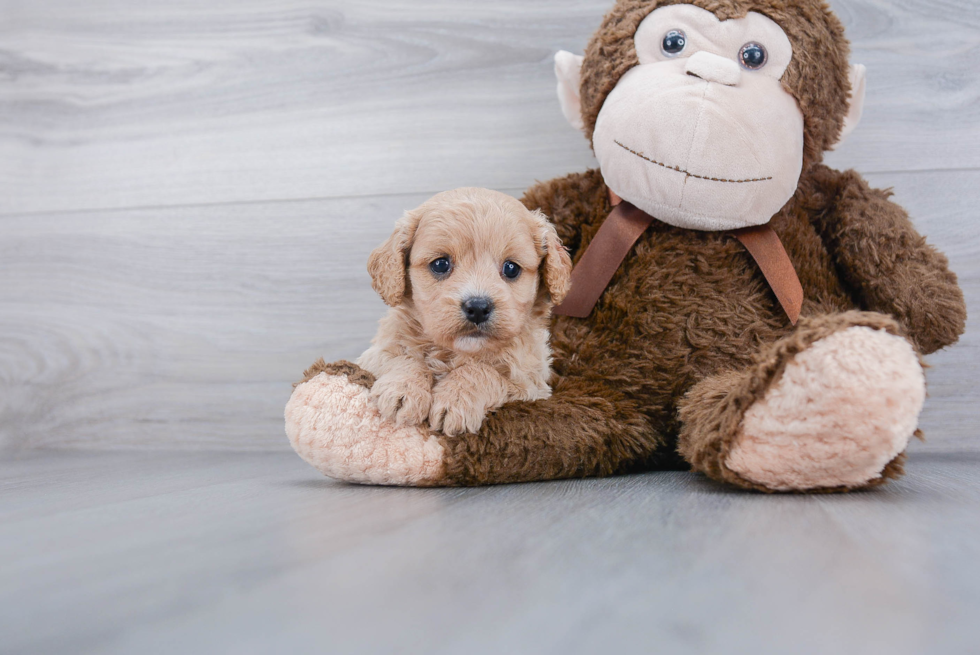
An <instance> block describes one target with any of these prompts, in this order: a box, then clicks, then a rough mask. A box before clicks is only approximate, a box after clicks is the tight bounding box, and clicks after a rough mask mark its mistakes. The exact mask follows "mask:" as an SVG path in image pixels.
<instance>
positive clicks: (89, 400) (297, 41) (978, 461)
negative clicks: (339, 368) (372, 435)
mask: <svg viewBox="0 0 980 655" xmlns="http://www.w3.org/2000/svg"><path fill="white" fill-rule="evenodd" d="M610 4H611V0H601V1H599V0H583V1H581V2H567V1H566V2H560V1H559V0H537V1H535V2H533V3H531V2H518V1H516V0H500V1H496V2H489V3H488V2H477V1H476V0H455V1H452V2H450V1H448V0H441V1H439V0H412V1H411V2H408V1H407V0H401V1H399V0H377V1H375V0H371V1H368V0H357V1H356V2H355V1H353V0H348V1H342V0H335V1H325V0H324V1H317V0H303V1H300V0H276V1H274V2H273V1H272V0H234V1H233V0H205V1H198V0H193V1H192V0H173V1H169V0H168V1H167V2H155V3H146V2H138V1H137V0H92V1H89V2H84V3H81V2H73V1H71V0H0V652H3V653H7V652H10V653H33V652H125V653H129V652H168V653H170V652H230V651H235V652H239V653H241V652H245V653H250V652H262V653H265V652H284V651H286V650H292V651H299V652H304V651H316V652H322V651H328V650H336V651H350V652H355V651H365V652H393V651H394V652H398V651H404V652H417V651H421V650H428V651H433V652H490V651H493V652H558V651H571V652H595V651H599V652H605V651H611V650H624V651H656V652H675V651H691V652H711V653H714V652H717V653H722V652H725V653H730V652H749V651H751V652H755V653H768V652H771V653H789V652H793V653H810V652H812V653H880V652H889V653H980V628H977V627H975V625H974V624H976V623H977V621H976V618H975V617H976V616H980V564H978V562H980V487H978V485H980V439H978V438H977V432H978V426H980V420H978V419H980V410H978V400H980V398H978V393H977V391H976V388H977V386H976V383H975V376H976V372H977V370H978V364H980V332H978V330H977V328H976V326H975V322H974V321H971V322H970V324H969V325H968V330H967V334H966V335H965V337H964V338H963V340H962V342H961V343H960V344H959V345H958V346H956V347H955V348H953V349H950V350H948V351H945V352H942V353H938V354H937V355H934V356H932V357H931V358H930V360H929V361H930V364H931V365H932V367H933V368H931V369H930V371H929V372H928V379H929V389H930V398H929V401H928V403H927V406H926V409H925V414H924V417H923V427H924V429H925V431H926V435H927V442H926V443H924V444H918V443H917V444H914V446H913V448H912V454H911V458H910V463H909V467H908V468H909V475H908V477H906V478H905V479H903V480H902V481H901V482H899V483H897V484H894V485H891V486H890V487H888V488H886V489H884V490H881V491H878V492H874V493H865V494H855V495H852V496H847V497H799V498H797V497H773V498H769V497H761V496H757V495H751V494H742V493H736V492H732V491H731V490H728V489H724V488H721V487H718V486H715V485H713V484H710V483H708V482H706V481H704V480H703V479H701V478H699V477H697V476H693V475H690V474H685V473H669V474H649V475H642V476H631V477H625V478H617V479H610V480H594V481H577V482H561V483H550V484H536V485H519V486H511V487H500V488H491V489H473V490H399V489H373V488H361V487H351V486H345V485H340V484H336V483H333V482H331V481H328V480H324V479H322V478H320V477H319V476H318V475H317V474H316V473H315V471H313V470H312V469H310V468H309V467H307V466H306V465H305V464H304V463H303V462H302V461H300V460H299V459H298V458H297V457H295V455H293V454H292V453H291V451H289V448H288V444H287V442H286V440H285V437H284V435H283V430H282V407H283V405H284V403H285V400H286V398H287V397H288V394H289V391H290V383H291V382H292V381H294V380H295V379H296V378H297V377H298V375H299V374H300V372H301V371H302V369H303V368H305V367H306V366H307V365H308V364H309V363H310V362H311V361H313V360H314V359H315V358H317V357H320V356H323V357H325V358H327V359H328V360H330V359H338V358H341V357H345V358H352V357H355V356H356V355H357V354H359V352H360V351H361V350H363V348H364V347H365V345H366V344H367V342H368V340H369V338H370V336H371V335H372V334H373V332H374V326H375V322H376V320H377V318H378V317H379V316H380V315H381V313H382V312H383V305H382V304H381V302H380V300H378V299H377V298H376V297H375V295H374V294H373V292H372V291H371V290H370V285H369V280H368V278H367V274H366V272H365V270H364V262H365V260H366V257H367V253H368V252H369V251H370V249H371V248H372V247H373V246H374V245H376V244H377V243H379V242H380V241H381V240H382V239H383V238H384V237H385V236H386V234H387V232H388V231H389V230H390V227H391V225H392V223H393V221H394V220H395V218H396V217H397V216H398V215H399V214H400V213H401V211H402V210H404V209H406V208H409V207H413V206H415V205H417V204H418V203H419V202H421V201H422V200H423V199H424V198H426V197H428V196H429V195H431V194H432V193H434V192H436V191H440V190H443V189H447V188H451V187H456V186H462V185H478V186H487V187H492V188H497V189H501V190H504V191H507V192H509V193H513V194H515V195H516V194H519V193H520V192H521V190H522V189H524V188H526V187H527V186H528V185H530V184H532V183H533V182H534V181H535V180H543V179H548V178H551V177H554V176H557V175H562V174H565V173H568V172H571V171H576V170H582V169H585V168H587V167H589V166H591V165H593V159H592V157H591V153H590V151H589V148H588V145H587V143H586V142H585V141H584V139H582V138H581V137H580V136H579V135H577V134H576V133H574V132H573V131H572V130H571V128H569V127H567V125H566V124H565V123H564V120H563V119H562V117H561V113H560V110H559V108H558V103H557V101H556V99H555V92H554V79H553V75H552V72H551V67H552V64H551V56H552V54H553V53H554V52H555V51H556V50H558V49H568V50H572V51H576V52H580V51H581V50H582V49H583V47H584V45H585V43H586V40H587V39H588V36H589V35H590V33H591V32H592V30H593V29H595V27H596V26H597V25H598V22H599V20H600V18H601V16H602V13H603V12H604V11H605V10H606V9H607V8H608V7H609V5H610ZM832 4H833V6H834V8H835V9H836V10H837V11H838V13H839V14H840V16H841V17H842V19H843V20H844V21H845V23H846V25H847V27H848V30H849V35H850V37H851V39H852V41H853V42H854V60H855V61H856V62H860V63H864V64H866V65H867V66H868V70H869V89H868V93H869V96H868V105H867V110H866V112H865V117H864V121H863V123H862V124H861V125H860V126H859V128H858V130H857V132H855V133H854V134H853V135H852V136H851V138H850V140H849V141H848V143H847V144H846V145H845V146H844V147H843V148H842V149H841V150H839V151H838V152H836V153H833V155H831V156H830V158H829V161H830V163H831V164H832V165H834V166H837V167H841V168H847V167H854V168H856V169H858V170H860V171H861V172H863V173H865V174H866V175H867V177H868V178H869V179H870V180H871V181H872V182H873V183H874V184H876V185H878V186H881V187H894V190H895V193H896V198H897V200H898V201H899V202H901V203H902V204H904V205H905V206H906V207H908V208H909V210H910V212H911V214H912V216H913V217H914V219H915V221H916V224H917V225H918V226H919V227H920V229H921V230H922V231H923V232H924V233H926V234H927V235H928V236H929V238H930V240H931V241H932V242H933V243H935V244H937V245H938V246H939V247H940V248H942V249H943V250H945V251H946V252H947V253H948V254H949V256H950V259H951V261H952V264H953V268H954V270H956V271H957V272H958V273H959V275H960V281H961V284H962V286H963V288H964V290H965V292H966V294H967V298H968V304H969V306H970V310H971V313H972V312H973V311H975V310H976V309H977V308H980V227H978V219H980V3H978V2H976V0H888V1H885V0H834V1H833V2H832Z"/></svg>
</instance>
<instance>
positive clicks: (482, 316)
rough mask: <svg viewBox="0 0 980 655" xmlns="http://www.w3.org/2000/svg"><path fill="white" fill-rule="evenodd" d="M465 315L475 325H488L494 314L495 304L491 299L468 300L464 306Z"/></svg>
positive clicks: (464, 302)
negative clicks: (491, 315)
mask: <svg viewBox="0 0 980 655" xmlns="http://www.w3.org/2000/svg"><path fill="white" fill-rule="evenodd" d="M462 308H463V315H464V316H466V320H467V321H469V322H470V323H473V324H474V325H480V324H481V323H486V322H487V320H488V319H489V318H490V314H491V313H493V302H492V301H491V300H490V299H489V298H467V299H466V300H464V301H463V304H462Z"/></svg>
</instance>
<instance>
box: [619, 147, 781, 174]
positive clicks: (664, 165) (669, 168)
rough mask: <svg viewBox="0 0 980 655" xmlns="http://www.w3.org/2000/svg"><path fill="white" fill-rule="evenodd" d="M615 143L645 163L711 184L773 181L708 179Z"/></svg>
mask: <svg viewBox="0 0 980 655" xmlns="http://www.w3.org/2000/svg"><path fill="white" fill-rule="evenodd" d="M613 143H615V144H616V145H617V146H619V147H620V148H622V149H623V150H625V151H627V152H630V153H633V154H634V155H636V156H637V157H639V158H640V159H643V160H645V161H648V162H650V163H651V164H656V165H657V166H660V167H662V168H666V169H667V170H671V171H677V172H678V173H683V174H684V175H687V176H688V177H693V178H697V179H699V180H708V181H710V182H727V183H728V184H745V183H746V182H768V181H769V180H771V179H772V177H771V176H770V177H757V178H754V179H750V180H726V179H725V178H723V177H707V176H705V175H698V174H697V173H692V172H691V171H685V170H684V169H683V168H681V167H680V166H668V165H667V164H664V163H662V162H659V161H656V160H654V159H650V158H649V157H647V156H646V155H644V154H643V153H642V152H637V151H636V150H633V149H632V148H629V147H627V146H625V145H623V144H622V143H620V142H619V141H616V140H615V139H614V140H613Z"/></svg>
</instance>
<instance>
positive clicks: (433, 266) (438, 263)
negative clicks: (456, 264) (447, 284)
mask: <svg viewBox="0 0 980 655" xmlns="http://www.w3.org/2000/svg"><path fill="white" fill-rule="evenodd" d="M452 267H453V264H452V262H450V261H449V258H448V257H440V258H439V259H433V260H432V261H431V262H429V270H430V271H432V273H433V274H435V275H445V274H446V273H448V272H449V271H450V270H452Z"/></svg>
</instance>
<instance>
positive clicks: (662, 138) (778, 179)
mask: <svg viewBox="0 0 980 655" xmlns="http://www.w3.org/2000/svg"><path fill="white" fill-rule="evenodd" d="M635 45H636V54H637V57H638V59H639V61H640V64H639V65H638V66H635V67H634V68H632V69H631V70H630V71H628V72H627V73H626V74H625V75H624V76H623V77H622V78H621V79H620V80H619V82H618V84H617V85H616V87H615V88H614V89H613V90H612V92H611V93H610V94H609V96H608V97H607V98H606V101H605V103H604V104H603V105H602V109H601V111H600V112H599V116H598V118H597V119H596V125H595V132H594V134H593V147H594V149H595V153H596V157H597V158H598V159H599V164H600V166H601V169H602V174H603V177H604V178H605V180H606V183H607V184H608V185H609V187H610V188H611V189H612V190H613V191H615V192H616V193H617V194H619V195H620V196H622V197H623V198H626V199H627V200H629V201H630V202H632V203H633V204H635V205H637V206H638V207H640V208H641V209H643V210H644V211H646V212H647V213H649V214H651V215H653V216H655V217H657V218H658V219H660V220H662V221H664V222H666V223H670V224H671V225H676V226H678V227H685V228H694V229H700V230H725V229H733V228H739V227H745V226H748V225H760V224H763V223H766V222H768V221H769V219H771V218H772V216H773V215H774V214H776V212H778V211H779V210H780V209H781V208H782V206H783V205H784V204H786V202H787V201H788V200H789V199H790V198H791V197H792V196H793V194H794V192H795V190H796V187H797V184H798V182H799V178H800V172H801V170H802V166H803V113H802V112H801V111H800V108H799V106H798V105H797V103H796V99H795V98H794V97H793V96H792V95H790V94H789V93H788V92H787V91H786V90H785V89H784V88H783V87H782V85H781V84H780V78H781V77H782V75H783V72H784V71H785V70H786V67H787V66H788V65H789V62H790V60H791V59H792V57H793V48H792V46H791V45H790V42H789V39H788V38H787V37H786V34H785V33H784V32H783V30H782V29H781V28H780V27H779V25H777V24H776V23H774V22H773V21H772V20H770V19H769V18H766V17H765V16H762V15H761V14H758V13H754V12H750V13H749V14H748V15H746V16H745V17H744V18H740V19H733V20H727V21H720V20H718V18H716V17H715V15H714V14H712V13H711V12H709V11H705V10H704V9H700V8H698V7H694V6H693V5H673V6H668V7H661V8H660V9H657V10H655V11H654V12H652V13H651V14H650V15H649V16H647V17H646V18H645V19H644V20H643V22H642V23H641V24H640V27H639V28H638V29H637V31H636V36H635Z"/></svg>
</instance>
